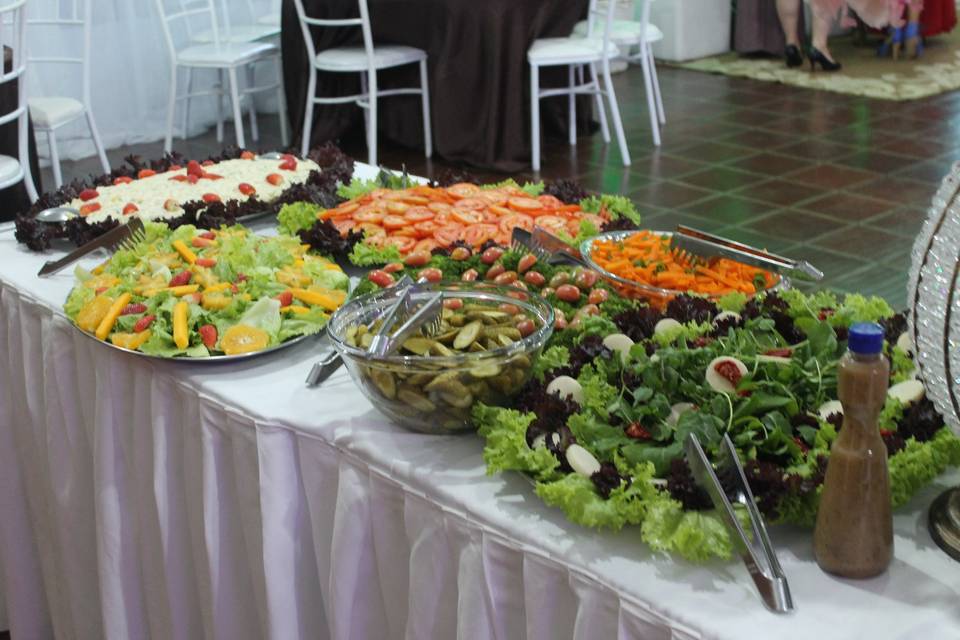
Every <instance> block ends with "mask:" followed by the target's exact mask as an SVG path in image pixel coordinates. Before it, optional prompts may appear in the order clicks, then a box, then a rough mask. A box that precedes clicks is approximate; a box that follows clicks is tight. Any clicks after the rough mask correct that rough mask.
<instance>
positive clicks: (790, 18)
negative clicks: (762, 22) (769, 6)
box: [777, 0, 801, 47]
mask: <svg viewBox="0 0 960 640" xmlns="http://www.w3.org/2000/svg"><path fill="white" fill-rule="evenodd" d="M800 1H801V0H777V16H778V17H779V18H780V27H781V28H782V29H783V36H784V38H786V40H787V45H788V46H790V45H792V46H794V47H798V46H800V35H799V33H798V31H797V25H798V24H799V22H800Z"/></svg>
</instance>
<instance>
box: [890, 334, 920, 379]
mask: <svg viewBox="0 0 960 640" xmlns="http://www.w3.org/2000/svg"><path fill="white" fill-rule="evenodd" d="M894 340H896V338H894ZM916 368H917V365H916V364H915V363H914V362H913V358H911V357H910V354H909V353H907V352H905V351H903V350H902V349H901V348H900V347H898V346H896V345H894V346H893V348H892V349H890V381H891V383H892V384H896V383H898V382H903V381H904V380H909V379H910V378H912V377H913V372H914V371H915V370H916Z"/></svg>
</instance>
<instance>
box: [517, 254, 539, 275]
mask: <svg viewBox="0 0 960 640" xmlns="http://www.w3.org/2000/svg"><path fill="white" fill-rule="evenodd" d="M535 264H537V256H535V255H533V254H532V253H528V254H527V255H525V256H523V257H522V258H520V261H519V262H518V263H517V273H523V272H525V271H527V270H528V269H530V267H532V266H533V265H535Z"/></svg>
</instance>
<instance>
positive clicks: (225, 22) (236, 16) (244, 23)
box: [190, 0, 280, 43]
mask: <svg viewBox="0 0 960 640" xmlns="http://www.w3.org/2000/svg"><path fill="white" fill-rule="evenodd" d="M246 5H247V7H246V12H245V13H246V14H247V15H245V16H241V15H240V12H238V11H237V10H236V9H237V7H236V3H235V2H231V3H228V2H227V0H220V3H219V15H218V16H217V17H218V26H219V35H220V42H259V41H261V40H270V39H271V38H275V37H277V36H279V35H280V22H279V21H277V23H276V24H268V23H264V22H260V21H259V19H258V16H257V14H256V9H255V8H254V6H253V4H252V3H251V2H250V0H247V3H246ZM190 39H191V40H192V41H194V42H201V43H208V42H213V29H210V28H208V29H203V30H202V31H198V32H197V33H194V34H191V36H190Z"/></svg>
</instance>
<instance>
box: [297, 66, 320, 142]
mask: <svg viewBox="0 0 960 640" xmlns="http://www.w3.org/2000/svg"><path fill="white" fill-rule="evenodd" d="M309 73H310V79H309V80H307V104H306V106H305V107H304V108H303V139H302V140H301V142H300V156H301V157H303V158H305V157H307V152H308V151H309V150H310V132H311V129H313V98H314V96H313V94H314V92H316V90H317V70H316V69H314V68H313V67H310V72H309Z"/></svg>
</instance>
